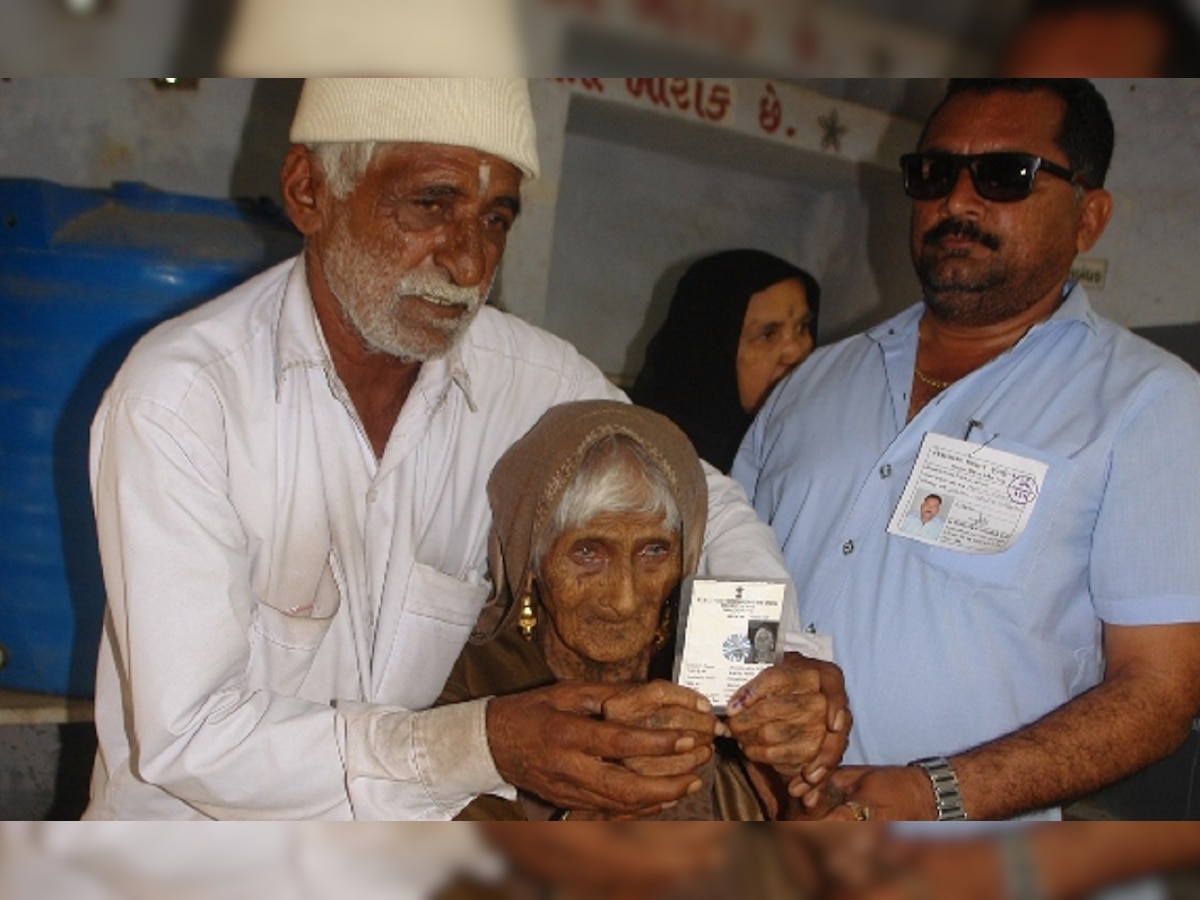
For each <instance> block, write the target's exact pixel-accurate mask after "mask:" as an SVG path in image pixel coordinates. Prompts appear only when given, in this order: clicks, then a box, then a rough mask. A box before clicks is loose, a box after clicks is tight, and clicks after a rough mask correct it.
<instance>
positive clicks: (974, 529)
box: [887, 433, 1047, 553]
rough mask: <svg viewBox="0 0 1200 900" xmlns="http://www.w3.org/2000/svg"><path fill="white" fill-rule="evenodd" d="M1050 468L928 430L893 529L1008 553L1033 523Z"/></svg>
mask: <svg viewBox="0 0 1200 900" xmlns="http://www.w3.org/2000/svg"><path fill="white" fill-rule="evenodd" d="M1046 471H1047V466H1046V464H1045V463H1043V462H1040V461H1038V460H1036V459H1028V458H1026V457H1023V456H1017V455H1016V454H1014V453H1006V452H1004V451H1003V450H994V449H992V448H991V447H988V446H986V445H984V444H976V443H972V442H970V441H959V440H955V439H954V438H952V437H947V436H946V435H944V434H933V433H929V434H927V435H925V438H924V440H923V441H922V442H921V450H920V452H919V453H918V454H917V461H916V463H915V464H914V465H913V470H912V474H911V475H910V476H909V477H908V482H907V483H906V484H905V485H904V492H903V493H902V494H901V495H900V502H899V503H898V504H896V509H895V510H894V511H893V512H892V518H891V521H890V522H889V523H888V529H887V530H888V533H889V534H895V535H899V536H900V537H904V538H908V539H910V540H914V541H920V542H921V543H923V544H932V545H934V546H936V547H945V548H946V549H948V550H958V551H961V552H963V553H1003V552H1004V551H1005V550H1007V549H1008V548H1009V547H1011V546H1012V545H1013V544H1015V543H1016V542H1017V538H1019V537H1020V536H1021V532H1023V531H1024V530H1025V526H1026V525H1028V524H1029V519H1030V517H1031V516H1032V515H1033V510H1034V508H1035V507H1036V506H1037V501H1038V495H1039V494H1040V493H1041V489H1042V485H1043V484H1044V483H1045V480H1046Z"/></svg>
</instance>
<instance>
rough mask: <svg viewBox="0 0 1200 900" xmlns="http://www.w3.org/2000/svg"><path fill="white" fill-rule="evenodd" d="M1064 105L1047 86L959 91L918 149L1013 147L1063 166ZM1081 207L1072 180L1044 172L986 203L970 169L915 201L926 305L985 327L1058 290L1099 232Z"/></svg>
mask: <svg viewBox="0 0 1200 900" xmlns="http://www.w3.org/2000/svg"><path fill="white" fill-rule="evenodd" d="M1064 111H1065V106H1064V104H1063V101H1062V100H1060V99H1059V98H1058V97H1056V96H1054V95H1053V94H1051V93H1048V92H1046V91H1035V92H1033V93H1029V94H1018V93H1012V92H1006V91H999V92H995V93H991V94H973V93H965V94H959V95H957V96H955V97H953V98H951V99H950V100H949V101H948V102H947V103H946V105H945V106H944V107H942V109H941V111H940V112H938V113H937V115H936V116H935V118H934V119H933V121H932V122H931V123H930V125H929V128H928V130H927V133H926V135H925V138H924V140H923V142H922V144H921V149H922V150H939V151H944V152H948V153H959V154H970V153H984V152H987V151H996V150H1016V151H1023V152H1026V153H1033V154H1036V155H1038V156H1042V157H1044V158H1045V159H1046V160H1048V161H1050V162H1054V163H1058V164H1059V165H1060V166H1064V167H1068V168H1069V164H1068V161H1067V157H1066V154H1065V153H1064V152H1063V151H1062V150H1061V149H1060V148H1059V146H1058V145H1057V143H1056V142H1055V136H1056V134H1057V132H1058V128H1059V125H1060V123H1061V121H1062V116H1063V113H1064ZM1081 208H1082V207H1081V203H1080V202H1079V201H1078V200H1077V198H1076V196H1075V188H1074V187H1073V186H1072V185H1071V184H1069V183H1068V182H1066V181H1064V180H1063V179H1061V178H1056V177H1054V176H1052V175H1047V174H1046V173H1044V172H1040V173H1038V175H1037V178H1036V180H1035V182H1034V186H1033V193H1031V194H1030V195H1029V197H1027V198H1026V199H1024V200H1018V201H1016V202H1011V203H1000V202H994V201H990V200H985V199H983V198H982V197H980V196H979V195H978V194H977V193H975V189H974V186H973V185H972V183H971V176H970V173H969V172H968V171H967V170H966V169H963V170H962V171H960V172H959V175H958V182H957V183H956V184H955V186H954V188H953V190H952V191H951V192H950V194H949V195H947V196H946V197H943V198H941V199H937V200H914V201H912V219H911V225H912V227H911V233H910V241H911V247H912V256H913V261H914V264H915V266H916V270H917V276H918V278H920V280H921V284H922V286H923V287H924V291H925V297H926V300H927V302H928V305H929V308H930V309H931V310H932V311H933V312H934V314H935V315H937V316H939V317H940V318H943V319H945V320H947V321H950V322H956V323H960V324H964V325H971V326H984V325H990V324H993V323H996V322H1002V321H1005V320H1006V319H1010V318H1012V317H1014V316H1015V315H1017V314H1018V313H1020V312H1023V311H1024V310H1026V309H1028V308H1029V307H1030V306H1033V305H1034V304H1035V303H1036V302H1037V301H1039V300H1041V299H1043V298H1045V297H1047V296H1048V295H1049V294H1050V293H1052V292H1054V291H1057V290H1058V289H1059V288H1060V287H1061V286H1062V283H1063V282H1064V280H1065V279H1066V277H1067V273H1068V272H1069V271H1070V268H1071V262H1072V260H1073V259H1074V257H1075V254H1076V253H1077V252H1078V251H1080V250H1083V249H1086V248H1087V247H1090V246H1091V244H1092V242H1093V241H1094V240H1095V238H1096V237H1098V236H1099V234H1098V232H1097V233H1096V234H1092V228H1091V227H1090V224H1091V223H1089V222H1088V221H1086V217H1085V216H1082V215H1081ZM1100 227H1101V228H1102V227H1103V226H1102V225H1101V226H1100Z"/></svg>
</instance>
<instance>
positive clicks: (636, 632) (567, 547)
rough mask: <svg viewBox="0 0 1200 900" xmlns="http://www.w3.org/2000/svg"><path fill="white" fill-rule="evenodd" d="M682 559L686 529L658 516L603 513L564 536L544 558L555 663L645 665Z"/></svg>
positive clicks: (556, 666) (544, 594) (549, 643)
mask: <svg viewBox="0 0 1200 900" xmlns="http://www.w3.org/2000/svg"><path fill="white" fill-rule="evenodd" d="M682 565H683V564H682V547H681V544H680V538H679V535H678V534H677V533H676V532H674V531H670V530H667V529H666V528H664V527H663V520H662V517H661V516H659V515H657V514H652V515H646V514H642V513H637V514H635V513H601V514H600V515H598V516H595V517H593V518H592V519H591V520H590V521H589V522H588V523H587V524H586V525H584V526H583V527H581V528H571V529H567V530H566V531H564V532H563V533H562V534H560V535H559V536H558V538H557V539H556V540H555V541H554V543H553V544H552V545H551V546H550V549H549V551H547V553H546V555H545V557H544V558H543V559H542V563H541V579H540V586H541V601H542V605H543V606H544V607H545V609H546V612H547V613H548V615H549V618H550V622H549V625H550V627H549V628H548V629H547V634H546V643H545V645H544V646H545V649H546V658H547V662H549V663H550V665H551V669H552V670H554V671H555V673H556V674H559V673H560V669H562V668H563V667H564V666H565V667H567V668H569V669H573V670H575V671H581V670H582V671H586V670H588V669H591V668H592V667H594V665H595V664H597V663H599V664H603V665H607V666H614V667H618V668H619V667H621V666H622V665H624V666H626V667H631V668H632V669H637V668H639V667H641V666H642V665H643V664H644V663H646V662H648V661H649V659H650V656H651V655H652V652H653V646H652V641H653V639H654V633H655V630H656V629H657V628H658V623H659V621H660V615H661V612H662V607H663V604H664V603H666V601H667V598H668V597H669V596H670V594H671V591H672V590H674V589H675V586H676V585H677V584H678V583H679V579H680V576H681V574H682ZM591 674H592V676H593V677H598V673H596V672H594V671H593V672H591ZM560 677H562V676H561V674H560ZM631 677H633V676H632V675H631Z"/></svg>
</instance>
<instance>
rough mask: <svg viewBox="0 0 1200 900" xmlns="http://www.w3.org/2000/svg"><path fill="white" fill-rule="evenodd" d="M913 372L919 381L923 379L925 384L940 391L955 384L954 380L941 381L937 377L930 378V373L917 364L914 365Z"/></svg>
mask: <svg viewBox="0 0 1200 900" xmlns="http://www.w3.org/2000/svg"><path fill="white" fill-rule="evenodd" d="M913 374H914V375H916V376H917V381H923V382H925V384H927V385H929V386H930V387H931V388H933V389H934V390H938V391H944V390H945V389H946V388H948V387H950V385H952V384H954V382H953V381H940V380H939V379H937V378H930V377H929V376H928V375H926V374H925V373H924V372H922V371H921V370H920V369H918V368H917V366H916V364H914V365H913Z"/></svg>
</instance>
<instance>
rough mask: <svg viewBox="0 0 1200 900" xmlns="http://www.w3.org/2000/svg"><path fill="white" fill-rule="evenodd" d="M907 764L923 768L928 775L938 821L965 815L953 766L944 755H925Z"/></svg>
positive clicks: (964, 816)
mask: <svg viewBox="0 0 1200 900" xmlns="http://www.w3.org/2000/svg"><path fill="white" fill-rule="evenodd" d="M909 765H910V766H917V767H919V768H921V769H924V770H925V774H926V775H928V776H929V783H930V784H931V785H932V786H933V802H934V803H935V804H936V806H937V817H938V821H939V822H943V821H945V820H947V819H965V818H966V817H967V811H966V809H964V808H963V802H962V793H961V792H960V791H959V789H958V776H957V775H956V774H954V767H953V766H951V765H950V761H949V760H948V759H946V757H944V756H927V757H925V758H924V759H914V760H913V761H912V762H910V763H909Z"/></svg>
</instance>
